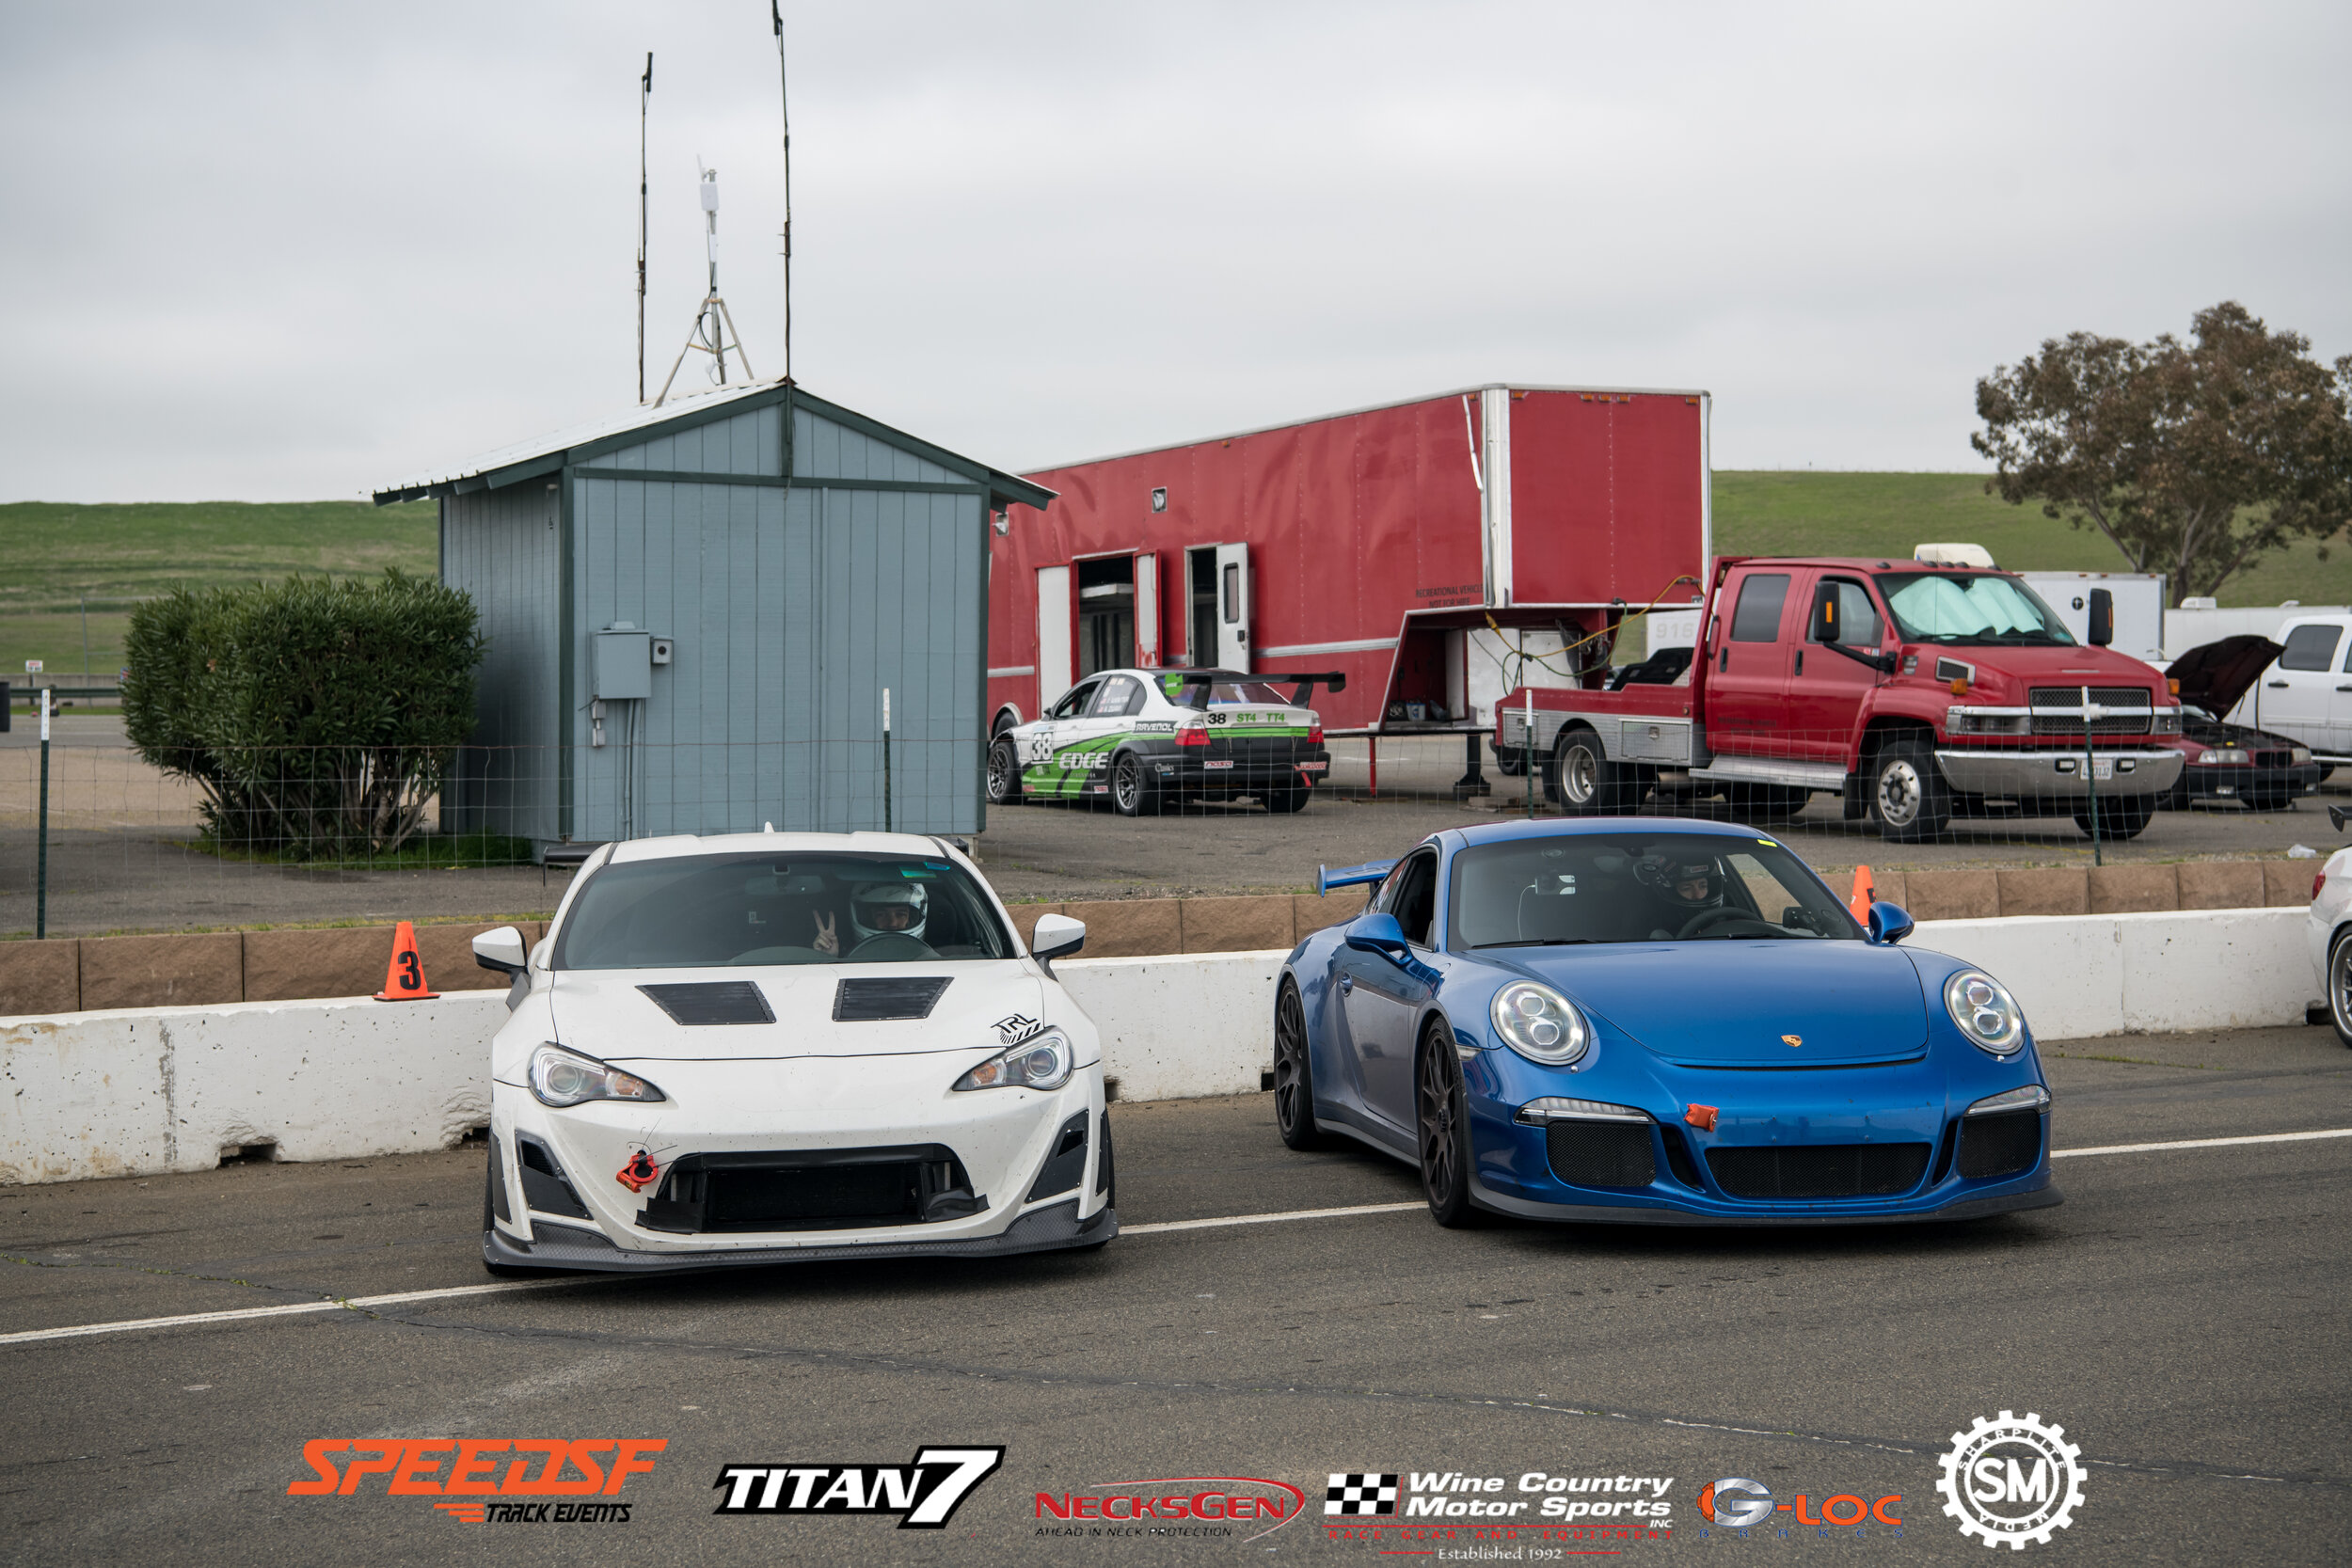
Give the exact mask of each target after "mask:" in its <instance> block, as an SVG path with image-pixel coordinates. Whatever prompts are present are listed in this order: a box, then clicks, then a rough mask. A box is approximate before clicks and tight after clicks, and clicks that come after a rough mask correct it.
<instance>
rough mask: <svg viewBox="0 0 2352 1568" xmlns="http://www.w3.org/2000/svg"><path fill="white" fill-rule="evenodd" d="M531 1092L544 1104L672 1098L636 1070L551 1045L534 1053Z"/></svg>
mask: <svg viewBox="0 0 2352 1568" xmlns="http://www.w3.org/2000/svg"><path fill="white" fill-rule="evenodd" d="M530 1078H531V1092H532V1094H535V1095H537V1096H538V1097H539V1103H540V1104H542V1105H554V1106H558V1107H561V1106H564V1105H584V1104H586V1103H587V1102H588V1101H591V1100H634V1101H654V1100H667V1099H669V1098H670V1097H669V1096H668V1095H666V1094H663V1093H662V1092H661V1091H660V1089H658V1088H656V1087H654V1086H653V1085H651V1084H648V1083H646V1082H645V1081H644V1079H643V1078H640V1077H638V1076H637V1075H636V1074H635V1073H633V1072H623V1071H622V1070H621V1069H619V1068H616V1067H607V1066H606V1065H605V1064H604V1063H602V1062H599V1061H597V1060H596V1058H595V1057H594V1056H583V1055H581V1054H580V1053H579V1052H577V1051H566V1050H564V1048H563V1047H562V1046H560V1045H554V1044H548V1045H543V1046H541V1047H539V1049H538V1050H536V1051H533V1052H532V1053H531V1073H530Z"/></svg>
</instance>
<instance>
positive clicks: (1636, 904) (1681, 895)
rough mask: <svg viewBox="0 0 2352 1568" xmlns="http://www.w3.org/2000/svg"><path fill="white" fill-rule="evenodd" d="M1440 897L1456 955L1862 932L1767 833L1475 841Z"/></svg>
mask: <svg viewBox="0 0 2352 1568" xmlns="http://www.w3.org/2000/svg"><path fill="white" fill-rule="evenodd" d="M1448 905H1449V908H1450V910H1451V911H1452V913H1451V920H1452V925H1453V942H1452V945H1453V947H1454V950H1455V951H1457V952H1459V951H1464V950H1473V949H1477V948H1482V947H1551V946H1565V945H1570V944H1575V943H1582V942H1704V941H1714V940H1720V939H1729V938H1736V937H1749V938H1760V937H1804V938H1813V939H1819V938H1823V937H1834V938H1845V939H1855V940H1858V939H1859V938H1860V937H1861V935H1862V928H1861V927H1859V926H1856V925H1855V924H1854V922H1853V918H1852V916H1851V915H1849V914H1848V913H1847V912H1846V911H1845V910H1844V909H1843V908H1841V907H1840V906H1839V904H1838V902H1837V900H1836V898H1834V897H1832V896H1831V895H1830V894H1829V892H1828V890H1827V889H1825V888H1823V887H1822V886H1821V884H1820V880H1819V879H1816V878H1815V877H1814V875H1813V874H1812V873H1811V872H1810V871H1807V870H1806V869H1805V868H1804V863H1802V862H1800V861H1799V860H1798V859H1797V857H1796V856H1794V855H1792V854H1790V853H1789V852H1788V850H1787V849H1784V848H1782V847H1780V846H1779V845H1778V844H1775V843H1773V842H1772V840H1770V839H1766V838H1730V837H1726V836H1724V835H1723V834H1720V833H1577V834H1573V835H1564V836H1562V837H1559V838H1534V839H1514V840H1511V841H1509V842H1506V843H1502V844H1482V845H1479V846H1477V847H1474V848H1470V849H1465V850H1463V851H1461V852H1460V853H1459V854H1457V855H1455V856H1454V885H1453V892H1452V896H1451V897H1450V898H1449V900H1448Z"/></svg>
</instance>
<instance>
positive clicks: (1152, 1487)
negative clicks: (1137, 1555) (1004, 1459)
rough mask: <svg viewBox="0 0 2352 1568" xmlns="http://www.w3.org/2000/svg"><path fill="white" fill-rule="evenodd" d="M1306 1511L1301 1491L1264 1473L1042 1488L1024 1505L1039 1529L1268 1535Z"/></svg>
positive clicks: (1055, 1531)
mask: <svg viewBox="0 0 2352 1568" xmlns="http://www.w3.org/2000/svg"><path fill="white" fill-rule="evenodd" d="M1306 1510H1307V1494H1306V1493H1304V1492H1302V1491H1300V1490H1299V1489H1298V1488H1297V1487H1295V1486H1293V1485H1292V1484H1291V1483H1290V1482H1289V1481H1268V1480H1267V1479H1265V1478H1264V1477H1263V1476H1161V1477H1157V1478H1155V1479H1153V1480H1150V1481H1104V1482H1103V1483H1101V1484H1100V1485H1095V1486H1085V1487H1080V1488H1079V1489H1078V1490H1076V1491H1074V1492H1061V1493H1053V1492H1040V1493H1038V1494H1037V1500H1036V1501H1035V1502H1034V1503H1033V1504H1031V1505H1030V1511H1031V1513H1032V1515H1033V1516H1034V1517H1035V1518H1036V1520H1037V1533H1038V1534H1040V1535H1057V1536H1060V1535H1070V1536H1098V1535H1106V1536H1119V1535H1135V1536H1238V1537H1239V1538H1240V1539H1241V1540H1242V1541H1243V1542H1250V1541H1255V1540H1257V1539H1258V1538H1259V1537H1261V1536H1265V1535H1271V1534H1273V1533H1274V1532H1275V1531H1276V1530H1278V1529H1280V1528H1282V1527H1283V1526H1284V1525H1287V1524H1289V1523H1290V1522H1291V1521H1292V1520H1294V1519H1295V1518H1297V1517H1298V1516H1299V1515H1300V1514H1301V1513H1305V1512H1306Z"/></svg>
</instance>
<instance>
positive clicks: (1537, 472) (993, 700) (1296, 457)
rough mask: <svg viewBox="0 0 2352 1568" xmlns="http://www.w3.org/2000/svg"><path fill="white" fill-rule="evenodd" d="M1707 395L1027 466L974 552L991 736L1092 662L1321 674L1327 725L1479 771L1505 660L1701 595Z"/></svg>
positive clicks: (1305, 429)
mask: <svg viewBox="0 0 2352 1568" xmlns="http://www.w3.org/2000/svg"><path fill="white" fill-rule="evenodd" d="M1709 403H1710V400H1709V398H1708V394H1706V393H1705V392H1697V391H1645V390H1625V389H1617V388H1565V387H1511V386H1502V385H1496V386H1488V387H1479V388H1465V389H1461V390H1456V391H1451V392H1443V393H1439V394H1438V395H1436V396H1433V397H1426V398H1418V399H1415V400H1413V401H1411V402H1407V403H1398V404H1386V405H1383V406H1380V407H1375V408H1363V409H1357V410H1355V411H1352V412H1349V413H1344V414H1334V415H1330V416H1328V417H1327V418H1323V419H1316V420H1304V421H1301V422H1299V423H1295V424H1286V425H1278V426H1274V427H1271V428H1268V429H1263V430H1251V431H1243V432H1239V433H1237V434H1234V435H1232V436H1216V437H1212V438H1211V439H1208V440H1205V441H1193V442H1188V443H1186V444H1184V445H1182V446H1174V447H1164V448H1159V449H1155V450H1153V451H1139V452H1132V453H1128V454H1125V455H1121V456H1116V457H1104V458H1098V459H1095V460H1092V461H1089V462H1083V463H1069V464H1063V465H1060V466H1057V467H1050V468H1042V469H1039V470H1037V471H1036V472H1034V473H1031V474H1029V475H1027V476H1025V477H1027V478H1029V479H1031V480H1033V481H1035V482H1036V483H1039V484H1041V485H1043V486H1045V487H1047V488H1049V489H1051V490H1053V491H1054V492H1056V495H1055V499H1054V500H1053V501H1052V503H1051V504H1050V505H1048V506H1047V507H1046V508H1045V511H1044V514H1043V515H1042V516H1041V517H1034V516H1032V515H1028V514H1024V515H1022V516H1021V518H1020V519H1019V520H1018V521H1011V520H1009V519H1008V518H1006V517H1003V516H1000V517H998V518H997V519H996V522H995V531H996V537H995V538H994V539H993V541H992V546H993V550H992V555H991V559H990V563H989V564H990V579H989V611H990V614H989V671H988V701H989V707H990V709H991V713H992V719H991V724H990V732H991V734H997V733H1001V732H1002V731H1003V730H1005V729H1007V728H1009V727H1010V726H1012V725H1014V724H1017V723H1021V722H1024V721H1027V720H1030V719H1034V718H1036V717H1037V716H1038V715H1039V714H1040V713H1041V712H1042V711H1043V710H1044V708H1045V706H1046V705H1049V704H1051V703H1052V702H1053V701H1054V700H1055V699H1056V698H1057V697H1058V696H1060V695H1061V693H1062V692H1063V691H1065V690H1067V689H1069V688H1070V687H1071V686H1072V685H1073V683H1074V682H1076V681H1077V680H1079V679H1081V678H1083V677H1084V676H1086V675H1088V674H1090V673H1094V672H1095V671H1098V670H1109V669H1118V668H1121V667H1128V666H1142V667H1145V668H1174V667H1184V666H1189V667H1194V668H1217V669H1227V670H1234V671H1239V672H1244V673H1267V672H1291V671H1299V670H1312V671H1318V672H1324V671H1327V672H1336V673H1340V674H1343V675H1344V676H1345V677H1346V684H1345V688H1344V689H1343V690H1339V689H1335V690H1333V691H1332V692H1331V693H1330V694H1329V695H1328V696H1327V698H1326V700H1325V703H1324V704H1321V705H1319V707H1320V710H1321V712H1322V717H1323V720H1324V721H1325V723H1326V725H1327V727H1328V728H1329V729H1330V730H1331V731H1333V732H1335V733H1345V732H1353V733H1358V734H1374V735H1393V734H1423V735H1425V734H1432V733H1438V734H1447V733H1454V734H1463V735H1467V736H1470V737H1471V738H1470V749H1471V752H1472V761H1473V768H1472V772H1473V774H1475V771H1476V769H1475V760H1476V756H1475V753H1476V747H1477V744H1478V742H1477V738H1476V737H1477V736H1479V735H1481V734H1484V733H1486V732H1488V731H1489V730H1491V728H1492V726H1493V724H1494V722H1495V719H1496V714H1495V708H1496V705H1497V702H1498V700H1499V699H1500V698H1501V697H1502V693H1503V692H1504V691H1506V690H1509V689H1512V688H1514V687H1516V686H1518V685H1519V684H1520V680H1519V677H1518V665H1519V663H1520V662H1521V661H1522V657H1521V656H1524V655H1538V656H1553V657H1551V658H1550V662H1551V663H1552V664H1553V665H1562V663H1563V661H1562V660H1561V659H1560V658H1559V657H1556V656H1557V653H1558V650H1560V649H1562V648H1564V647H1566V646H1568V645H1570V644H1575V643H1579V642H1582V641H1583V640H1584V639H1585V638H1587V637H1588V636H1590V635H1591V634H1592V633H1593V632H1596V631H1605V630H1608V629H1609V628H1612V627H1613V626H1615V624H1616V622H1617V621H1618V619H1619V618H1620V617H1621V616H1622V615H1623V614H1624V612H1625V610H1626V609H1627V606H1626V604H1625V603H1624V599H1625V598H1626V597H1630V598H1631V599H1632V601H1633V605H1634V607H1636V608H1638V607H1639V606H1641V605H1642V604H1645V603H1646V602H1648V601H1649V600H1650V599H1651V598H1652V597H1653V596H1654V595H1658V596H1662V597H1663V598H1664V600H1665V602H1667V603H1669V604H1673V605H1678V606H1690V605H1695V604H1697V603H1698V602H1699V599H1700V597H1701V591H1702V588H1703V583H1702V580H1701V574H1702V573H1703V572H1704V571H1705V569H1706V563H1707V561H1708V555H1709V553H1710V546H1711V543H1712V540H1711V534H1710V529H1709V518H1708V410H1709ZM1570 657H1572V658H1575V659H1581V660H1585V661H1588V662H1597V663H1599V664H1605V663H1606V662H1607V660H1608V651H1607V647H1606V639H1604V640H1603V641H1601V642H1583V646H1582V647H1581V649H1579V651H1578V652H1577V653H1576V654H1574V655H1572V656H1570ZM1506 662H1507V663H1509V664H1510V665H1511V666H1512V669H1511V671H1510V673H1509V678H1506V672H1505V668H1504V666H1505V664H1506ZM1564 668H1566V667H1565V666H1564ZM1527 673H1528V674H1529V675H1530V676H1531V677H1532V678H1533V679H1534V680H1536V681H1542V680H1546V679H1553V678H1556V679H1558V680H1560V681H1561V682H1562V684H1563V685H1568V684H1572V683H1573V680H1574V677H1573V676H1572V675H1570V674H1567V673H1562V674H1559V675H1557V676H1552V675H1549V674H1547V673H1545V671H1544V669H1543V668H1542V667H1540V666H1530V667H1529V668H1528V672H1527ZM1480 787H1482V788H1483V787H1484V786H1483V785H1481V786H1480Z"/></svg>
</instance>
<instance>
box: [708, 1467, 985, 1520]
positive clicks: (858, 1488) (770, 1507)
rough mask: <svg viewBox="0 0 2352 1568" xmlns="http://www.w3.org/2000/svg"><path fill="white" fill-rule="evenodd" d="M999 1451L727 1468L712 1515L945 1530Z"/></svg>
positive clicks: (720, 1482)
mask: <svg viewBox="0 0 2352 1568" xmlns="http://www.w3.org/2000/svg"><path fill="white" fill-rule="evenodd" d="M1004 1462H1005V1450H1004V1449H1002V1448H993V1449H918V1450H917V1451H916V1453H915V1455H914V1463H913V1464H911V1465H842V1464H836V1463H828V1462H823V1461H810V1462H806V1463H799V1464H787V1465H727V1466H726V1467H725V1468H723V1469H722V1470H721V1471H720V1472H719V1479H718V1480H717V1481H713V1482H711V1484H712V1485H713V1486H720V1487H724V1488H725V1489H726V1496H725V1497H722V1498H720V1499H719V1506H718V1507H717V1508H714V1509H712V1510H711V1512H712V1513H838V1514H853V1513H855V1514H896V1515H898V1528H900V1529H944V1528H946V1525H947V1521H948V1520H950V1519H952V1518H954V1517H955V1516H956V1510H957V1509H958V1508H960V1507H961V1506H962V1504H963V1499H964V1498H966V1497H970V1496H971V1495H972V1494H973V1492H974V1491H975V1490H976V1489H977V1487H978V1486H979V1484H980V1482H982V1481H986V1480H987V1479H988V1478H989V1477H990V1476H992V1475H993V1474H995V1472H996V1467H997V1466H998V1465H1002V1464H1003V1463H1004Z"/></svg>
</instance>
